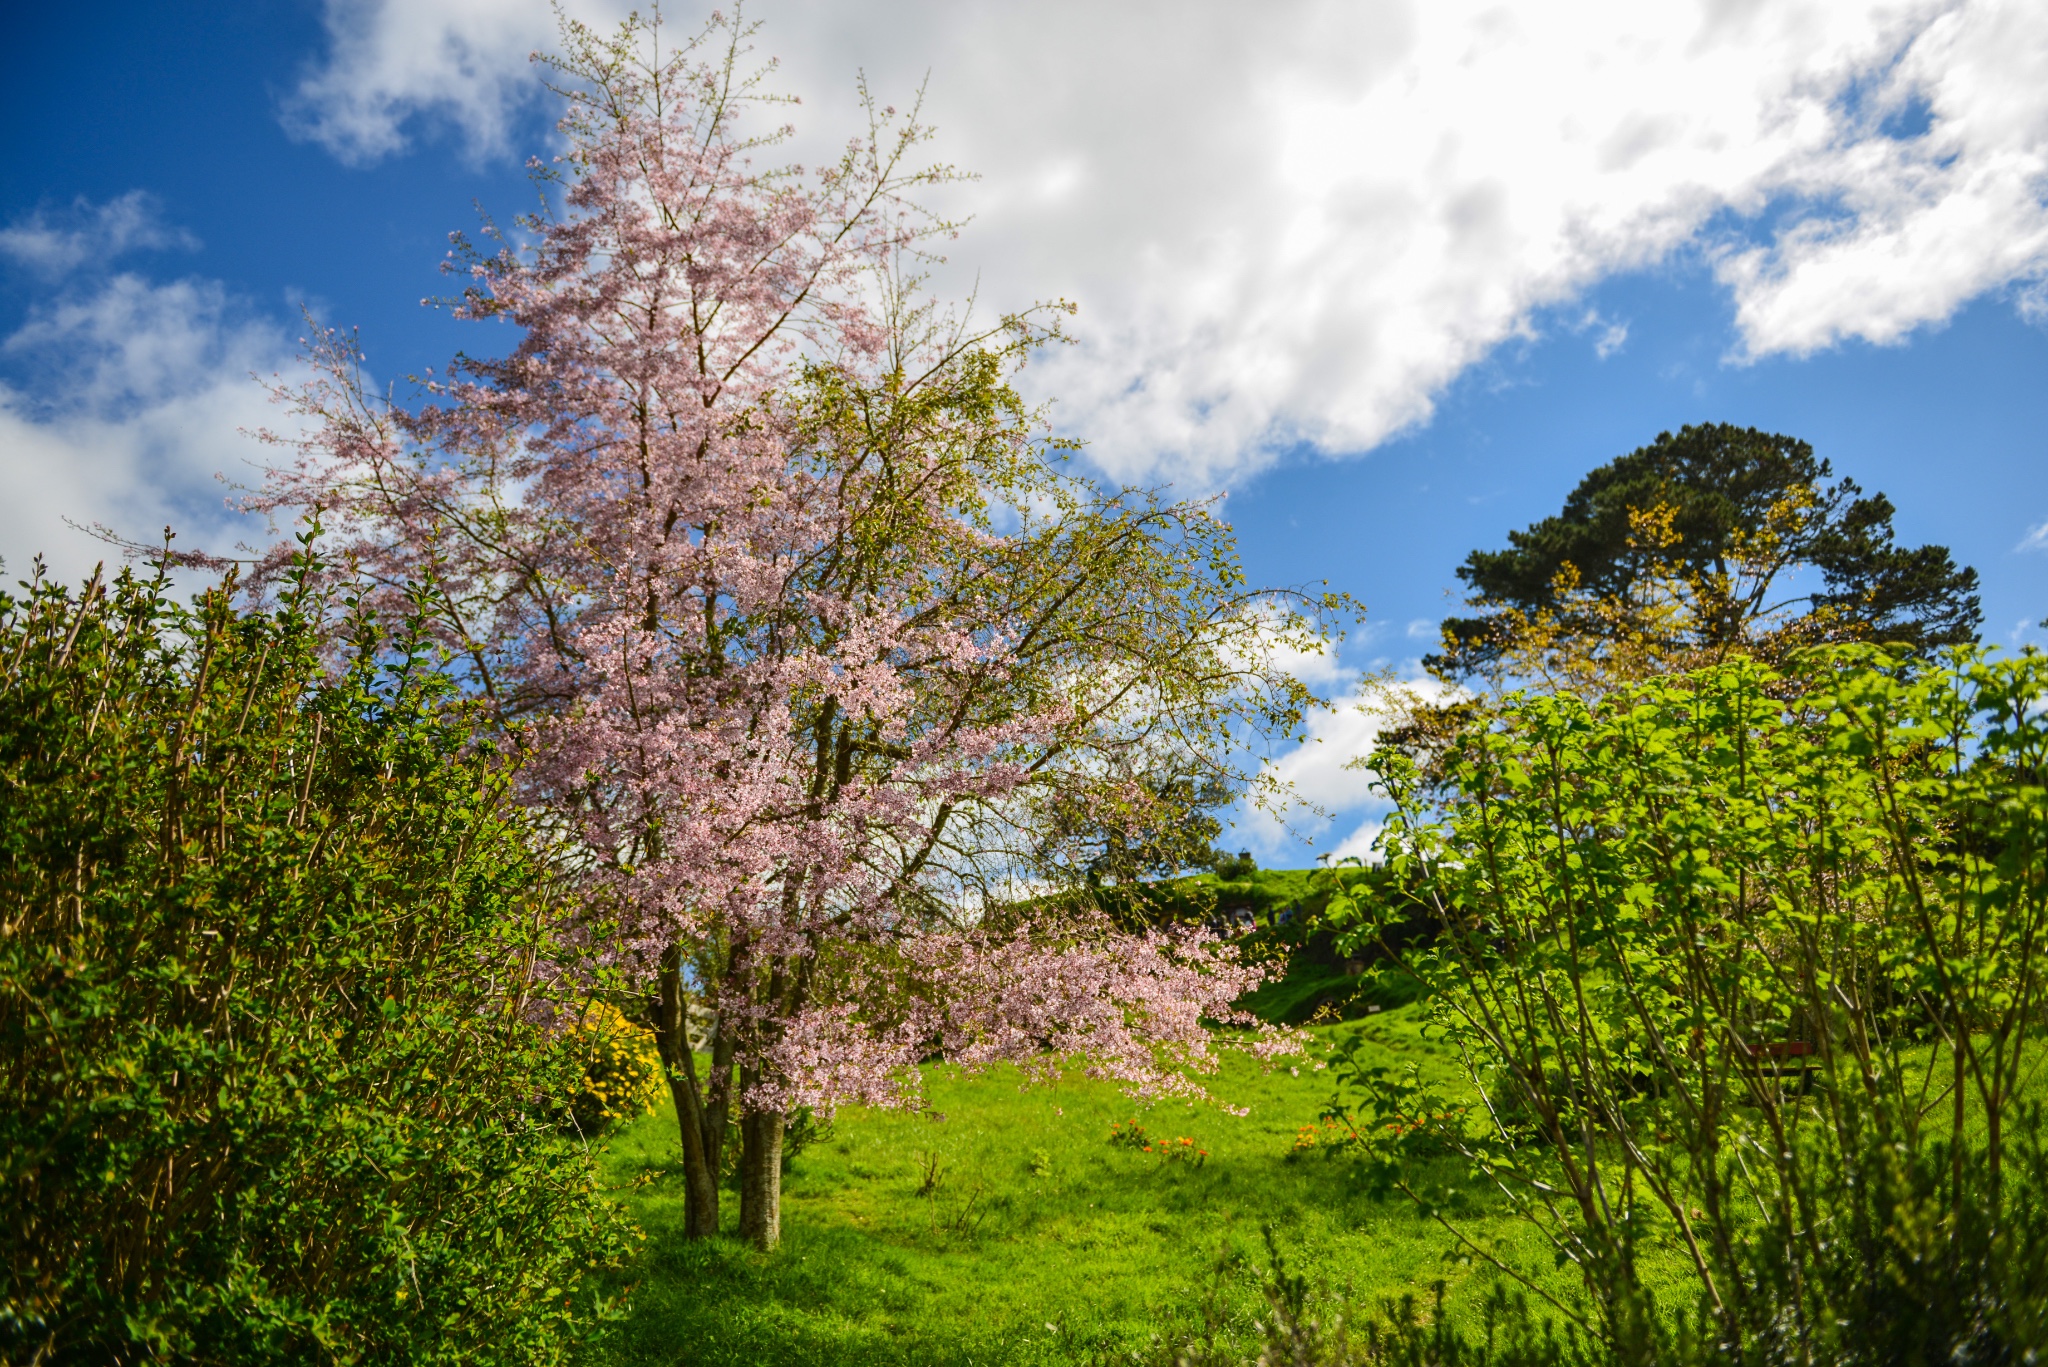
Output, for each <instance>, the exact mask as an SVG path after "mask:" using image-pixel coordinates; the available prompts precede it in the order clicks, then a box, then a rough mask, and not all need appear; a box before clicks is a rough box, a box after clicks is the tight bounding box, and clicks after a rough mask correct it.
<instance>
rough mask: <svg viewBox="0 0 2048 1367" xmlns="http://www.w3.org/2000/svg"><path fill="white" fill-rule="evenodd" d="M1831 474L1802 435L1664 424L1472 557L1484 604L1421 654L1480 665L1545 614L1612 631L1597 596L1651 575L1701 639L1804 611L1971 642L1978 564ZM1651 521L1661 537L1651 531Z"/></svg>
mask: <svg viewBox="0 0 2048 1367" xmlns="http://www.w3.org/2000/svg"><path fill="white" fill-rule="evenodd" d="M1832 477H1833V471H1832V470H1831V469H1830V467H1829V464H1828V462H1827V461H1825V460H1819V459H1816V458H1815V456H1814V454H1813V448H1812V447H1811V446H1810V445H1808V444H1807V443H1806V442H1803V441H1800V440H1798V439H1797V438H1795V437H1787V436H1780V435H1777V434H1775V433H1770V432H1761V431H1758V430H1757V429H1756V428H1753V427H1736V426H1733V425H1731V424H1726V423H1709V424H1704V425H1701V426H1697V427H1693V426H1688V427H1683V428H1680V429H1679V430H1678V432H1677V433H1675V434H1674V433H1671V432H1661V433H1659V434H1658V436H1657V440H1656V441H1654V442H1652V443H1651V444H1650V445H1648V446H1644V447H1641V448H1639V449H1637V450H1635V451H1631V452H1630V453H1629V454H1627V455H1625V456H1621V457H1619V458H1617V459H1615V460H1612V461H1610V462H1608V463H1607V464H1605V465H1602V466H1600V467H1599V468H1597V469H1595V470H1593V471H1592V472H1591V473H1589V474H1588V475H1587V476H1586V477H1585V478H1584V479H1582V480H1580V481H1579V485H1578V487H1577V488H1575V489H1573V490H1572V492H1571V495H1570V496H1569V497H1568V498H1566V500H1565V504H1564V508H1563V509H1562V510H1561V511H1560V512H1558V513H1557V514H1555V515H1554V516H1551V517H1546V518H1544V519H1543V520H1542V521H1540V522H1537V523H1535V524H1533V525H1531V526H1529V527H1526V528H1524V529H1522V530H1521V531H1517V532H1510V533H1508V548H1507V549H1505V550H1492V551H1489V550H1475V551H1473V552H1472V554H1471V555H1469V556H1468V557H1466V559H1465V563H1464V564H1463V565H1461V566H1459V567H1458V577H1459V578H1460V579H1462V580H1463V581H1464V582H1465V584H1466V586H1467V587H1468V588H1469V589H1470V590H1471V595H1470V597H1469V598H1468V599H1467V601H1468V603H1469V604H1470V605H1471V606H1473V607H1475V608H1479V609H1481V611H1480V613H1478V614H1477V615H1474V616H1471V617H1458V618H1452V619H1450V620H1448V621H1446V622H1445V623H1444V627H1443V630H1444V646H1445V649H1444V653H1443V654H1441V655H1436V656H1432V657H1430V658H1429V659H1428V660H1427V661H1426V663H1427V664H1428V666H1429V667H1430V668H1431V669H1433V670H1435V671H1436V672H1437V673H1439V674H1442V675H1447V676H1453V677H1456V676H1470V675H1472V674H1475V673H1478V672H1481V671H1483V670H1485V669H1487V668H1488V667H1490V666H1492V665H1494V664H1496V663H1497V662H1498V661H1499V660H1500V659H1501V657H1502V655H1503V654H1504V653H1505V652H1507V651H1509V650H1511V649H1513V648H1514V644H1515V642H1514V630H1513V628H1514V625H1515V624H1517V623H1523V622H1527V621H1529V620H1531V619H1536V618H1546V619H1548V620H1550V621H1552V622H1554V623H1555V626H1556V628H1557V629H1558V630H1560V631H1561V632H1563V633H1565V634H1567V635H1569V634H1572V633H1574V632H1578V633H1589V634H1598V633H1600V632H1603V631H1607V630H1611V629H1612V623H1613V622H1614V620H1615V618H1614V616H1613V615H1612V614H1611V613H1604V612H1600V611H1589V610H1588V606H1589V605H1598V604H1611V603H1620V602H1625V601H1627V600H1629V599H1630V598H1631V596H1632V594H1633V593H1634V591H1636V590H1637V589H1638V588H1639V586H1640V584H1641V583H1642V581H1644V580H1645V579H1646V577H1648V576H1652V575H1662V576H1665V577H1667V578H1671V579H1674V580H1676V581H1677V582H1678V583H1680V584H1682V585H1683V586H1684V592H1685V593H1686V595H1687V596H1688V598H1689V599H1690V603H1689V608H1690V611H1689V612H1688V614H1687V616H1686V618H1685V620H1686V622H1687V630H1688V632H1689V634H1690V637H1691V639H1690V640H1689V641H1688V642H1686V644H1687V645H1689V646H1692V647H1695V648H1700V649H1705V650H1718V649H1725V648H1727V647H1729V646H1736V645H1741V644H1744V643H1746V642H1748V641H1750V640H1751V639H1753V637H1754V636H1755V634H1756V633H1757V632H1758V631H1759V630H1762V629H1768V627H1769V626H1770V625H1771V624H1775V623H1782V622H1783V621H1784V620H1785V618H1786V617H1787V615H1788V614H1797V613H1799V612H1800V610H1801V609H1802V607H1803V610H1804V616H1805V619H1806V620H1808V621H1809V622H1812V623H1814V624H1815V625H1816V626H1818V627H1819V628H1820V630H1818V631H1817V632H1816V633H1814V634H1816V635H1821V636H1824V637H1826V638H1829V639H1860V640H1871V641H1883V642H1894V643H1900V644H1905V645H1910V646H1914V647H1918V648H1924V647H1928V646H1935V645H1950V644H1960V643H1963V642H1969V641H1973V640H1975V639H1976V632H1977V627H1978V625H1979V623H1980V622H1981V621H1982V619H1983V612H1982V610H1981V607H1980V604H1979V600H1978V595H1977V572H1976V571H1975V570H1973V569H1970V568H1969V567H1967V566H1965V567H1962V568H1958V567H1957V566H1956V563H1955V560H1954V558H1953V557H1952V556H1950V554H1949V551H1948V548H1947V547H1946V546H1934V545H1928V546H1916V547H1905V546H1900V545H1898V544H1896V542H1895V541H1894V538H1893V531H1892V516H1893V513H1894V511H1895V509H1894V508H1893V506H1892V502H1891V500H1890V499H1888V498H1886V497H1885V496H1884V495H1883V494H1881V493H1879V494H1873V495H1870V496H1868V497H1866V496H1864V494H1863V491H1862V489H1861V488H1860V487H1859V486H1858V485H1857V484H1856V483H1855V481H1853V480H1849V479H1842V480H1839V481H1835V482H1833V483H1830V482H1829V481H1830V480H1831V479H1832ZM1646 517H1654V519H1655V522H1656V526H1657V528H1658V531H1659V534H1660V536H1661V541H1659V540H1658V538H1656V537H1652V538H1649V539H1648V541H1647V542H1646V538H1645V535H1644V527H1645V525H1646V523H1645V519H1646ZM1802 570H1807V571H1814V572H1817V574H1818V580H1819V582H1818V586H1815V585H1814V584H1813V580H1812V578H1811V577H1810V576H1808V575H1802V574H1800V573H1799V572H1800V571H1802ZM1798 579H1804V580H1805V582H1804V583H1803V584H1800V586H1799V587H1798V588H1797V589H1795V588H1793V587H1791V586H1790V585H1788V583H1787V581H1788V580H1798Z"/></svg>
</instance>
